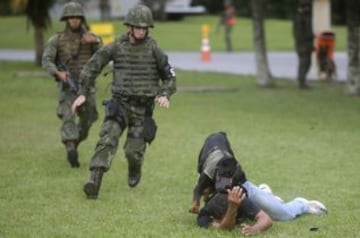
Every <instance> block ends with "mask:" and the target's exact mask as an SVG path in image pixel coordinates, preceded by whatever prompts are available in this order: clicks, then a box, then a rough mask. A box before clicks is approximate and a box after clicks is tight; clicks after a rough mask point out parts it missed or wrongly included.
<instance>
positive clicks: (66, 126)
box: [57, 88, 98, 143]
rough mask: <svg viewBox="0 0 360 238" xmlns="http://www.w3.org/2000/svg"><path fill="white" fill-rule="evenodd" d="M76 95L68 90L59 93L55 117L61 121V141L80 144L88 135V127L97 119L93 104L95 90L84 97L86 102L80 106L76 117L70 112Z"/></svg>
mask: <svg viewBox="0 0 360 238" xmlns="http://www.w3.org/2000/svg"><path fill="white" fill-rule="evenodd" d="M76 98H77V95H76V94H75V93H74V92H72V91H71V90H70V89H68V88H65V89H63V90H61V91H60V95H59V104H58V107H57V115H58V117H59V118H60V119H61V121H62V125H61V128H60V135H61V140H62V142H63V143H65V142H66V141H77V142H81V141H83V140H85V139H86V138H87V136H88V134H89V130H90V127H91V126H92V124H93V123H94V122H95V121H96V120H97V118H98V112H97V109H96V102H95V90H92V91H91V92H90V93H89V94H88V95H86V102H85V104H84V105H83V106H81V107H80V108H79V109H78V111H77V113H76V115H74V114H73V113H72V112H71V105H72V103H73V102H74V100H75V99H76Z"/></svg>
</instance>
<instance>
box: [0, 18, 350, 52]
mask: <svg viewBox="0 0 360 238" xmlns="http://www.w3.org/2000/svg"><path fill="white" fill-rule="evenodd" d="M93 22H94V21H89V23H93ZM217 22H218V17H217V16H193V17H186V18H185V19H184V20H183V21H178V22H176V21H175V22H156V24H155V28H154V29H152V30H151V35H152V36H154V38H155V39H156V40H157V41H158V43H159V45H160V46H161V47H162V48H163V49H164V50H173V51H200V47H201V37H202V32H201V27H202V25H203V24H209V25H210V28H211V32H210V34H209V39H210V45H211V48H212V50H213V51H224V49H225V45H224V40H223V33H222V30H223V29H220V31H218V32H216V25H217ZM0 23H1V24H0V31H1V32H4V33H5V34H2V37H1V38H2V39H1V41H0V49H3V48H12V49H32V48H33V47H34V37H33V29H32V27H30V28H29V29H28V30H26V29H27V28H26V19H25V17H0ZM113 23H114V25H115V29H116V34H121V33H122V32H123V31H124V30H125V28H124V26H123V25H122V21H120V20H114V21H113ZM265 23H266V24H265V26H266V43H267V48H268V50H275V51H285V50H290V51H293V50H294V47H293V42H294V40H293V37H292V23H291V21H283V20H274V19H267V20H266V22H265ZM62 29H63V23H62V22H59V21H57V20H56V19H54V20H53V24H52V27H51V28H50V29H49V30H48V31H47V32H46V34H45V38H46V39H48V38H49V37H50V36H51V35H52V34H54V33H55V32H57V31H60V30H62ZM333 31H334V32H335V33H336V47H335V48H336V51H345V50H346V28H345V27H343V26H341V27H339V26H335V27H334V28H333ZM252 37H253V34H252V21H251V19H247V18H239V19H238V22H237V25H236V26H235V27H234V31H233V35H232V40H233V46H234V50H235V51H252V50H253V41H252Z"/></svg>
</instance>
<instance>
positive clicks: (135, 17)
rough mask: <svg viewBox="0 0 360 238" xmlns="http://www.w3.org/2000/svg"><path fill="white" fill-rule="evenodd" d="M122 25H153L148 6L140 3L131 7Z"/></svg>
mask: <svg viewBox="0 0 360 238" xmlns="http://www.w3.org/2000/svg"><path fill="white" fill-rule="evenodd" d="M124 25H127V26H137V27H154V20H153V16H152V12H151V10H150V8H148V7H147V6H145V5H141V4H139V5H136V6H135V7H133V8H131V9H130V10H129V12H128V13H127V15H126V16H125V19H124Z"/></svg>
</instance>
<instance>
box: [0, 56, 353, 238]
mask: <svg viewBox="0 0 360 238" xmlns="http://www.w3.org/2000/svg"><path fill="white" fill-rule="evenodd" d="M0 67H1V72H0V85H1V86H0V87H1V92H2V93H1V94H0V108H1V117H0V125H1V127H0V141H1V143H0V155H1V157H0V174H1V180H0V190H1V193H0V211H1V212H0V237H9V238H10V237H11V238H14V237H15V238H16V237H154V238H155V237H156V238H157V237H181V238H182V237H239V236H240V235H239V232H238V229H236V230H234V231H232V232H221V231H215V230H203V229H199V228H197V226H196V222H195V216H194V215H192V214H189V213H188V212H187V210H188V209H189V206H190V203H191V198H192V189H193V186H194V184H195V182H196V179H197V173H196V162H197V155H198V152H199V149H200V147H201V145H202V143H203V140H204V138H205V137H206V136H207V135H208V134H209V133H212V132H216V131H219V130H223V131H226V132H227V133H228V136H229V138H230V140H231V142H232V145H233V149H234V151H235V153H236V155H237V158H238V159H239V161H240V162H241V164H242V165H243V167H244V168H245V170H246V173H247V177H248V178H249V179H250V180H251V181H253V182H254V183H263V182H266V183H268V184H270V185H271V186H272V189H273V191H274V192H275V193H276V194H277V195H279V196H281V197H282V198H284V199H286V200H288V199H291V198H294V197H296V196H303V197H307V198H310V199H318V200H320V201H322V202H323V203H324V204H325V205H326V206H327V207H328V209H329V213H328V215H327V216H323V217H318V216H304V217H301V218H299V219H296V220H294V221H291V222H276V223H275V224H274V225H273V227H272V228H271V229H270V230H268V231H267V232H265V233H262V234H260V235H258V237H284V238H288V237H299V238H302V237H357V236H358V234H359V232H360V230H359V228H358V224H359V223H360V218H359V216H358V215H359V212H360V209H359V206H358V204H359V201H358V200H359V197H360V190H359V181H360V175H359V173H358V171H359V168H360V165H359V162H358V157H359V153H360V149H359V143H360V135H359V133H358V129H357V128H358V125H359V120H360V118H359V108H360V101H359V100H357V99H356V98H353V97H348V96H345V94H344V89H343V85H340V84H324V83H312V86H313V88H314V89H313V90H311V91H306V92H304V91H300V90H298V89H297V86H296V83H295V82H290V81H277V87H276V88H274V89H262V88H258V87H256V86H255V79H254V78H252V77H239V76H235V75H229V74H216V73H211V74H208V73H196V72H185V71H178V72H177V77H178V86H179V92H178V93H176V94H175V95H174V96H173V98H172V101H171V103H172V104H171V108H170V109H169V110H165V109H161V108H156V111H155V115H154V117H155V119H156V121H157V123H158V125H159V129H158V135H157V138H156V140H155V141H154V142H153V144H152V145H151V146H150V147H149V148H148V151H147V153H146V158H145V164H144V167H143V178H142V181H141V183H140V185H139V186H138V187H137V188H135V189H130V188H128V186H127V183H126V176H127V175H126V173H127V172H126V171H127V166H126V162H125V159H124V154H123V150H122V145H123V143H124V137H122V138H121V140H120V146H119V150H118V153H117V155H116V157H115V159H114V161H113V164H112V168H111V170H110V171H109V172H108V173H107V174H105V176H104V179H103V186H102V188H101V192H100V196H99V199H98V200H96V201H92V200H87V199H86V198H85V196H84V194H83V192H82V186H83V183H84V182H85V181H86V180H87V178H88V176H89V172H88V170H87V166H88V163H89V159H90V157H91V155H92V152H93V149H94V146H95V143H96V141H97V139H98V136H97V134H98V132H99V129H100V125H101V121H102V118H103V108H102V107H101V106H100V104H101V101H102V99H105V98H108V97H109V92H108V91H107V85H108V84H109V82H110V79H109V78H105V79H103V78H102V79H99V80H98V104H99V111H100V113H101V116H100V118H101V120H99V121H98V122H97V123H96V124H95V125H94V127H93V128H92V130H91V133H90V135H89V138H88V140H87V141H86V142H84V143H83V144H81V146H80V150H79V152H80V161H81V165H82V166H81V168H79V169H71V168H70V167H69V165H68V164H67V162H66V159H65V152H64V148H63V146H62V144H61V143H60V140H59V125H60V122H59V120H58V119H57V118H56V116H55V108H56V104H57V91H56V86H55V83H54V81H53V80H52V79H51V78H36V77H27V78H19V77H14V72H16V71H19V70H21V71H35V72H38V71H40V69H38V68H34V66H33V63H16V62H11V63H10V62H0ZM209 85H212V86H228V87H234V88H236V89H237V90H235V91H232V92H204V93H191V92H186V91H183V90H182V89H184V88H185V87H188V86H209ZM311 227H319V230H318V231H317V232H310V231H309V228H311Z"/></svg>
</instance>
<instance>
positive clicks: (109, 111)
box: [102, 98, 125, 128]
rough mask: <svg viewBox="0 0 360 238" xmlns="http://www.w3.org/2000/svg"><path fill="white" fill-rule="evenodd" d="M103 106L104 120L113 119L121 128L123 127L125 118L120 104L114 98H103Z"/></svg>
mask: <svg viewBox="0 0 360 238" xmlns="http://www.w3.org/2000/svg"><path fill="white" fill-rule="evenodd" d="M102 104H103V105H104V106H105V121H106V120H109V119H111V120H115V121H117V122H118V123H119V125H120V127H121V128H125V119H124V114H123V111H122V110H121V108H120V104H119V103H118V102H117V101H116V100H115V99H113V98H112V99H110V100H104V101H103V103H102Z"/></svg>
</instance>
